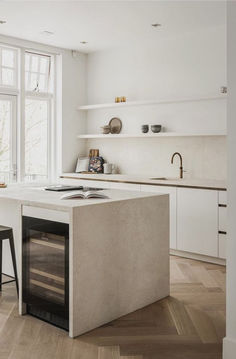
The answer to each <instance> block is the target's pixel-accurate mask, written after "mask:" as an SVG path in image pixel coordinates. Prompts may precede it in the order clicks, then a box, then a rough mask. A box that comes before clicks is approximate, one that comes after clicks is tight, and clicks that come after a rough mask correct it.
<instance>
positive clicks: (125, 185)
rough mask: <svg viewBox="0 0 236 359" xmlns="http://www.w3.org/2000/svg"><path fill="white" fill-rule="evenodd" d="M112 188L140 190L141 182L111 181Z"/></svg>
mask: <svg viewBox="0 0 236 359" xmlns="http://www.w3.org/2000/svg"><path fill="white" fill-rule="evenodd" d="M109 185H110V188H114V189H124V190H129V191H140V187H141V186H140V184H132V183H120V182H110V183H109Z"/></svg>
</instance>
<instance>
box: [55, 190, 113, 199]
mask: <svg viewBox="0 0 236 359" xmlns="http://www.w3.org/2000/svg"><path fill="white" fill-rule="evenodd" d="M73 198H82V199H89V198H103V199H107V198H109V197H108V196H106V195H105V194H103V193H101V192H95V191H87V192H81V191H80V192H78V191H73V192H67V193H65V194H63V196H61V199H73Z"/></svg>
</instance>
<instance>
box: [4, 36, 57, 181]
mask: <svg viewBox="0 0 236 359" xmlns="http://www.w3.org/2000/svg"><path fill="white" fill-rule="evenodd" d="M2 47H3V48H9V49H13V50H14V51H15V53H16V61H17V62H16V64H17V65H16V87H13V86H1V83H0V95H6V96H15V99H16V139H15V146H16V160H15V163H14V166H13V167H14V168H13V169H12V171H13V172H14V174H15V176H16V182H18V183H19V182H26V178H25V100H26V98H34V99H42V100H47V101H48V128H47V130H48V138H47V144H48V153H47V160H48V163H47V178H45V179H44V180H42V181H40V182H42V183H43V182H46V181H52V180H55V178H56V177H57V164H58V162H57V158H56V148H57V144H56V143H57V141H56V134H55V133H54V131H56V128H57V126H56V118H55V114H56V98H57V94H56V91H57V81H56V74H57V69H56V65H57V55H58V53H54V52H48V51H43V50H42V51H41V50H38V49H29V48H27V47H22V46H17V45H16V46H14V45H9V46H8V44H6V43H2V42H0V48H2ZM26 52H33V53H35V54H38V55H46V56H50V57H51V65H50V85H49V91H50V92H47V93H46V92H36V91H26V88H25V54H26ZM37 181H39V180H37Z"/></svg>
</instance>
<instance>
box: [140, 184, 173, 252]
mask: <svg viewBox="0 0 236 359" xmlns="http://www.w3.org/2000/svg"><path fill="white" fill-rule="evenodd" d="M141 191H144V192H157V193H158V192H159V193H166V194H169V203H170V248H171V249H176V248H177V240H176V188H175V187H168V186H152V185H141Z"/></svg>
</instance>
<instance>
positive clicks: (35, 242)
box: [22, 216, 69, 330]
mask: <svg viewBox="0 0 236 359" xmlns="http://www.w3.org/2000/svg"><path fill="white" fill-rule="evenodd" d="M22 222H23V223H22V230H23V273H22V274H23V283H22V284H23V302H24V303H25V304H26V310H27V313H28V314H31V315H33V316H36V317H38V318H40V319H42V320H45V321H47V322H49V323H52V324H54V325H56V326H58V327H61V328H64V329H66V330H68V329H69V224H66V223H59V222H53V221H48V220H44V219H39V218H32V217H26V216H24V217H22Z"/></svg>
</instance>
